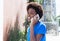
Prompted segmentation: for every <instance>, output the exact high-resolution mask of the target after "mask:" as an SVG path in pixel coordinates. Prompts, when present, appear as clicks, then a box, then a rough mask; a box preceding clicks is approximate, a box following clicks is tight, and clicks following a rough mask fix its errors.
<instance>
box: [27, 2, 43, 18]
mask: <svg viewBox="0 0 60 41" xmlns="http://www.w3.org/2000/svg"><path fill="white" fill-rule="evenodd" d="M30 8H33V9H34V10H35V11H36V14H38V15H39V17H40V18H41V17H42V16H43V9H42V6H41V5H40V4H37V3H36V2H30V3H28V5H27V11H28V10H29V9H30Z"/></svg>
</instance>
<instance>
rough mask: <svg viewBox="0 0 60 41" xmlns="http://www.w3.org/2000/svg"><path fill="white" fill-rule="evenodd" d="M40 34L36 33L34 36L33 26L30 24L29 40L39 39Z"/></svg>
mask: <svg viewBox="0 0 60 41" xmlns="http://www.w3.org/2000/svg"><path fill="white" fill-rule="evenodd" d="M41 37H42V34H37V35H36V37H35V36H34V26H33V25H31V26H30V41H40V40H41Z"/></svg>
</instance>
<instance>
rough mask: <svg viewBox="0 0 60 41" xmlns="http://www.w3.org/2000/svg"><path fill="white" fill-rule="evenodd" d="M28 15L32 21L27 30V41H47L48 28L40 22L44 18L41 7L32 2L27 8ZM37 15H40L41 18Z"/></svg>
mask: <svg viewBox="0 0 60 41" xmlns="http://www.w3.org/2000/svg"><path fill="white" fill-rule="evenodd" d="M27 15H28V18H29V20H30V21H31V23H30V26H29V27H28V29H27V41H46V37H45V34H46V26H45V24H44V23H42V22H41V21H39V19H41V18H42V16H43V10H42V7H41V5H39V4H37V3H35V2H30V3H29V5H28V6H27ZM37 15H39V17H38V16H37Z"/></svg>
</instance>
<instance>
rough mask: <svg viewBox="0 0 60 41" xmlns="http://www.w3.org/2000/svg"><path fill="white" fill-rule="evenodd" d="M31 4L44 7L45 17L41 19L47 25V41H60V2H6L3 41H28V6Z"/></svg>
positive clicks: (35, 0)
mask: <svg viewBox="0 0 60 41" xmlns="http://www.w3.org/2000/svg"><path fill="white" fill-rule="evenodd" d="M29 2H36V3H39V4H41V5H42V7H43V10H44V15H43V17H42V19H41V21H42V22H44V23H45V24H46V28H47V34H46V40H47V41H57V40H58V41H59V40H60V8H59V7H60V0H4V15H3V16H4V20H3V21H4V25H3V41H26V34H27V28H28V26H29V23H30V22H28V21H27V16H26V15H27V11H26V6H27V3H29Z"/></svg>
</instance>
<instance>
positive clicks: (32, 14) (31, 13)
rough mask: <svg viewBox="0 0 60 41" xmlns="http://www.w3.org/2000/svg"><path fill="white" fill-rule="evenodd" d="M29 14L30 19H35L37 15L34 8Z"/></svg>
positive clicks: (30, 9)
mask: <svg viewBox="0 0 60 41" xmlns="http://www.w3.org/2000/svg"><path fill="white" fill-rule="evenodd" d="M27 12H28V14H27V15H28V17H30V19H31V18H33V17H34V16H35V15H36V12H35V10H34V9H33V8H29V10H28V11H27Z"/></svg>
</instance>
